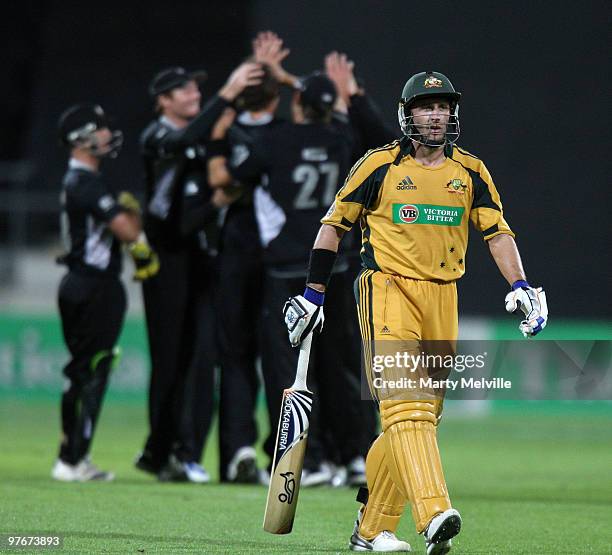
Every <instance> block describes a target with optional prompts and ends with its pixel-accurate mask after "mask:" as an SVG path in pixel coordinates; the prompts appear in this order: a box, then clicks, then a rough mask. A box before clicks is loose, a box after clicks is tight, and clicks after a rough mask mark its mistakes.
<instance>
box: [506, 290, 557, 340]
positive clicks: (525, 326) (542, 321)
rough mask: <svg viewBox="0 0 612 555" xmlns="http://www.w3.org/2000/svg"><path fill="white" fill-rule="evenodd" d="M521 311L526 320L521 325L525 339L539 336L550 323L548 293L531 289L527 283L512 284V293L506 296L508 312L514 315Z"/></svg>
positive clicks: (520, 328)
mask: <svg viewBox="0 0 612 555" xmlns="http://www.w3.org/2000/svg"><path fill="white" fill-rule="evenodd" d="M519 310H521V311H522V312H523V314H524V315H525V319H524V320H523V321H522V322H521V323H520V324H519V330H520V332H521V333H522V334H523V336H524V337H533V336H535V335H538V333H540V332H541V331H542V330H543V329H544V328H545V327H546V323H547V322H548V305H547V304H546V293H545V292H544V289H542V287H538V288H537V289H536V288H534V287H531V286H530V285H529V284H528V283H527V282H526V281H524V280H519V281H515V282H514V283H513V284H512V291H510V293H508V294H507V295H506V311H507V312H510V313H511V314H514V313H516V312H518V311H519Z"/></svg>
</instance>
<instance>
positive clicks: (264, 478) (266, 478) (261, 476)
mask: <svg viewBox="0 0 612 555" xmlns="http://www.w3.org/2000/svg"><path fill="white" fill-rule="evenodd" d="M257 479H258V482H259V485H261V486H266V487H268V486H269V485H270V473H269V472H268V471H267V470H266V469H265V468H260V469H259V470H258V471H257Z"/></svg>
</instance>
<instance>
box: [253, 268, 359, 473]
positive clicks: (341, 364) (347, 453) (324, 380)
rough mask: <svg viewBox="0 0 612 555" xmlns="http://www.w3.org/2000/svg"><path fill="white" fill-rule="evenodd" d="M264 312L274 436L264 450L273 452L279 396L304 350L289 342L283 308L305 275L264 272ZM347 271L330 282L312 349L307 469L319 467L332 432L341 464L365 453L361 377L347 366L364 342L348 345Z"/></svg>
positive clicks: (264, 361) (266, 379) (264, 359)
mask: <svg viewBox="0 0 612 555" xmlns="http://www.w3.org/2000/svg"><path fill="white" fill-rule="evenodd" d="M264 288H265V294H264V311H263V318H262V353H261V356H262V372H263V377H264V383H265V390H266V401H267V406H268V415H269V418H270V435H269V436H268V438H267V440H266V442H265V444H264V449H265V451H266V453H267V454H268V455H269V456H270V457H272V456H273V453H274V443H275V440H276V432H277V428H278V417H279V411H280V401H281V398H282V394H283V390H284V389H286V388H287V387H289V386H291V384H292V383H293V380H294V378H295V370H296V365H297V359H298V355H299V350H298V349H294V348H292V347H291V345H290V344H289V340H288V336H287V328H286V326H285V323H284V321H283V316H282V307H283V304H284V302H285V301H286V300H287V299H288V298H289V297H291V296H294V295H298V294H302V293H303V291H304V278H302V277H300V278H290V279H283V278H275V277H271V276H270V275H269V274H267V275H266V277H265V286H264ZM351 291H352V290H351V289H349V290H348V291H346V287H344V283H343V280H342V274H336V275H334V276H333V277H332V279H331V281H330V285H329V288H328V290H327V292H326V295H325V326H324V329H323V333H321V334H316V335H315V337H314V341H313V346H312V350H311V354H310V364H309V368H308V372H309V374H308V386H309V389H310V390H311V391H313V393H314V403H313V411H312V415H311V422H310V431H309V435H308V445H307V447H306V458H305V462H304V466H305V468H309V467H310V468H312V467H315V466H317V464H318V463H319V462H321V461H322V460H323V459H324V458H327V457H326V453H327V451H328V450H329V449H328V446H326V441H327V440H326V437H327V436H329V437H330V438H331V442H332V448H333V450H335V451H337V457H338V459H339V462H340V463H342V464H346V463H348V462H349V461H350V460H351V459H353V458H354V457H355V456H357V455H361V454H363V453H362V448H363V446H362V445H361V443H360V441H359V439H360V433H361V432H360V428H361V410H362V408H363V407H362V403H361V402H360V389H359V382H358V380H356V379H355V377H354V374H353V372H351V371H349V370H348V369H347V367H346V363H345V357H344V352H345V351H346V350H347V349H359V343H357V344H356V345H352V344H349V343H348V342H349V341H350V337H349V336H348V334H347V332H346V319H347V318H350V317H354V314H352V313H349V314H347V307H348V306H349V304H348V302H347V294H350V293H351Z"/></svg>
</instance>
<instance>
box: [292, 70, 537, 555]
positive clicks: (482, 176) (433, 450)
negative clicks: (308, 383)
mask: <svg viewBox="0 0 612 555" xmlns="http://www.w3.org/2000/svg"><path fill="white" fill-rule="evenodd" d="M459 98H460V93H458V92H457V91H455V89H454V87H453V85H452V83H451V82H450V81H449V79H448V78H447V77H446V76H444V75H443V74H441V73H438V72H423V73H418V74H416V75H414V76H413V77H411V78H410V79H409V80H408V81H407V83H406V85H405V86H404V89H403V91H402V98H401V100H400V104H399V110H398V116H399V123H400V127H401V129H402V132H403V134H404V136H403V137H402V138H401V139H399V140H396V141H394V142H393V143H391V144H389V145H386V146H383V147H381V148H377V149H374V150H371V151H369V152H368V153H367V154H366V155H365V156H364V157H363V158H362V159H361V160H360V161H359V162H357V164H356V165H355V166H354V167H353V169H352V170H351V172H350V174H349V176H348V177H347V179H346V182H345V184H344V186H343V188H342V189H341V190H340V191H339V192H338V194H337V196H336V199H335V202H334V203H333V205H332V206H331V207H330V209H329V211H328V212H327V214H326V215H325V217H324V218H323V219H322V220H321V223H322V224H323V225H322V227H321V228H320V231H319V234H318V235H317V238H316V241H315V244H314V248H313V250H312V253H311V259H310V267H309V276H308V280H307V287H306V291H305V292H304V295H300V296H297V297H293V298H292V299H290V300H289V302H288V303H287V304H286V305H285V309H284V312H285V321H286V323H287V327H288V329H289V339H290V341H291V343H292V344H293V345H298V344H299V343H300V342H301V340H302V339H303V338H304V337H306V335H307V334H308V333H310V332H311V331H312V330H313V329H317V328H320V327H322V325H323V301H324V297H325V293H324V292H325V287H326V285H327V282H328V280H329V275H330V274H331V271H332V267H333V263H334V260H335V257H336V253H337V251H338V245H339V243H340V240H341V238H342V236H343V234H344V233H345V232H346V231H349V230H350V229H351V228H352V227H353V225H355V224H356V223H359V225H360V228H361V233H362V250H361V256H362V262H363V268H364V269H363V270H362V272H361V273H360V274H359V276H358V277H357V280H356V283H355V292H356V298H357V311H358V316H359V322H360V327H361V334H362V340H363V348H364V358H365V363H366V365H367V366H366V371H367V372H368V373H369V375H370V378H371V377H372V375H373V370H372V359H373V356H374V354H375V351H376V349H377V345H379V344H383V343H385V344H388V343H390V341H395V342H396V343H397V344H399V343H401V342H404V343H405V342H407V341H413V342H416V343H417V344H420V343H422V342H426V341H434V342H435V341H440V342H447V343H448V345H449V346H450V347H449V348H450V349H451V351H452V349H453V346H454V342H455V341H456V338H457V333H458V316H457V289H456V285H455V282H456V280H457V279H459V278H460V277H461V276H462V275H463V273H464V271H465V259H466V249H467V242H468V223H469V222H470V221H471V222H472V224H473V225H474V227H475V228H476V229H477V230H478V231H480V232H481V233H482V234H483V237H484V240H485V241H487V243H488V246H489V249H490V251H491V254H492V256H493V259H494V261H495V263H496V264H497V266H498V268H499V270H500V272H501V274H502V275H503V277H504V278H505V279H506V280H507V281H508V283H509V284H510V285H511V291H510V293H508V295H507V296H506V299H505V304H506V310H507V311H508V312H515V311H518V310H521V311H522V312H523V313H524V319H523V320H522V322H521V324H520V326H519V329H520V331H521V332H522V333H523V335H524V336H525V337H528V336H533V335H536V334H537V333H538V332H539V331H541V330H542V329H543V328H544V326H545V325H546V322H547V317H548V309H547V305H546V296H545V293H544V291H543V290H542V289H541V288H538V289H536V288H533V287H531V286H530V285H529V284H528V283H527V281H526V277H525V272H524V270H523V266H522V263H521V258H520V255H519V252H518V250H517V247H516V243H515V242H514V233H513V232H512V230H511V229H510V226H509V225H508V223H507V222H506V220H505V218H504V213H503V209H502V203H501V201H500V197H499V194H498V192H497V189H496V188H495V185H494V184H493V180H492V179H491V175H490V174H489V172H488V170H487V168H486V167H485V165H484V164H483V162H482V161H481V160H480V159H478V158H477V157H476V156H474V155H473V154H470V153H469V152H467V151H466V150H464V149H462V148H461V147H459V146H457V145H455V141H456V140H457V138H458V136H459V117H458V110H459ZM329 371H330V372H333V371H334V369H333V368H330V369H329ZM394 371H397V368H396V369H394ZM383 377H384V372H383ZM370 386H371V390H372V393H373V395H374V397H375V399H376V400H377V401H378V405H379V410H380V418H381V427H382V433H381V434H380V436H379V437H378V438H377V439H376V441H374V443H373V444H372V446H371V448H370V451H369V453H368V457H367V461H366V475H367V482H368V488H367V490H365V491H361V492H360V495H359V496H358V500H359V501H361V503H362V506H361V508H360V511H359V515H358V519H357V521H356V523H355V529H354V531H353V535H352V537H351V539H350V543H349V547H350V549H352V550H354V551H375V552H385V551H409V550H410V545H409V544H408V543H406V542H404V541H401V540H399V539H397V537H396V536H395V530H396V529H397V526H398V523H399V519H400V517H401V515H402V513H403V510H404V506H405V504H406V503H409V504H410V506H411V509H412V516H413V518H414V521H415V524H416V529H417V532H418V533H420V534H423V536H424V539H425V544H426V549H427V553H428V555H440V554H443V553H448V551H449V550H450V548H451V538H452V537H454V536H455V535H457V533H458V532H459V530H460V528H461V517H460V515H459V512H458V511H457V510H456V509H454V508H452V506H451V502H450V499H449V494H448V490H447V487H446V482H445V479H444V474H443V471H442V464H441V461H440V454H439V451H438V445H437V440H436V430H437V425H438V422H439V420H440V415H441V411H442V398H440V397H436V396H434V397H425V396H424V397H423V398H418V397H417V398H411V397H407V396H404V395H398V394H393V392H391V393H390V392H389V391H388V390H384V391H381V390H380V389H377V388H376V387H375V383H374V380H372V379H370Z"/></svg>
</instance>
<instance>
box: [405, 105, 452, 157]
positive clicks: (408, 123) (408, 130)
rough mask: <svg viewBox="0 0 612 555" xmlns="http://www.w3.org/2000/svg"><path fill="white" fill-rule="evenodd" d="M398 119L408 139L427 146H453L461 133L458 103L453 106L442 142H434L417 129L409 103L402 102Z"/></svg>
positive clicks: (421, 125)
mask: <svg viewBox="0 0 612 555" xmlns="http://www.w3.org/2000/svg"><path fill="white" fill-rule="evenodd" d="M397 119H398V121H399V125H400V128H401V130H402V133H404V135H406V137H408V138H409V139H412V140H413V141H415V142H417V143H419V144H422V145H425V146H431V147H439V146H444V145H446V144H453V143H454V142H456V141H457V139H458V138H459V134H460V132H461V129H460V126H459V104H458V103H456V102H455V103H454V104H453V105H451V113H450V116H449V118H448V123H447V124H446V133H445V135H444V139H443V140H442V141H434V140H432V139H428V138H427V137H426V136H424V135H423V133H422V132H420V131H419V130H418V129H417V127H416V125H415V123H414V116H413V115H412V114H411V113H410V107H409V106H408V103H402V102H400V104H399V107H398V110H397ZM430 126H431V125H428V124H420V125H419V127H421V128H423V127H430Z"/></svg>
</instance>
